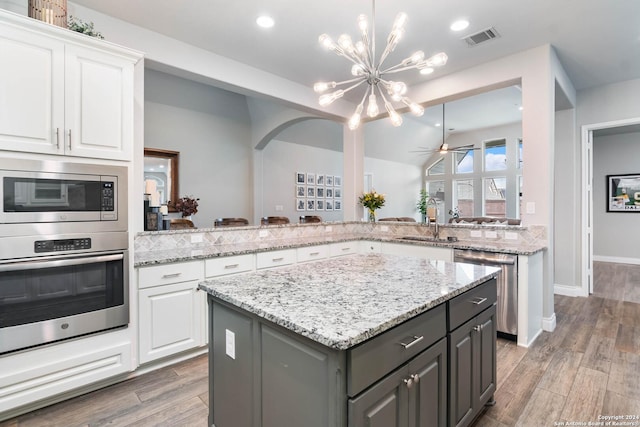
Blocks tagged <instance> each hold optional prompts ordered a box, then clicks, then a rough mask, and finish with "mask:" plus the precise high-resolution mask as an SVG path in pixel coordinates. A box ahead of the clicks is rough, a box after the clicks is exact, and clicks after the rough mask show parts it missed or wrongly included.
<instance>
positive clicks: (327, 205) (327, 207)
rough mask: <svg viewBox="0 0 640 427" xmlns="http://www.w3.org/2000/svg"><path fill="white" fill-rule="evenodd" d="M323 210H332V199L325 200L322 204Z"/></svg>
mask: <svg viewBox="0 0 640 427" xmlns="http://www.w3.org/2000/svg"><path fill="white" fill-rule="evenodd" d="M324 210H325V211H332V210H333V200H327V202H326V203H325V204H324Z"/></svg>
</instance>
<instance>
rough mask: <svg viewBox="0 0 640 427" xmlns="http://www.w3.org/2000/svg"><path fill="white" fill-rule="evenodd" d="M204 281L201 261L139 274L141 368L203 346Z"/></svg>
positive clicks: (146, 269) (204, 330)
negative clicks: (200, 284) (143, 364)
mask: <svg viewBox="0 0 640 427" xmlns="http://www.w3.org/2000/svg"><path fill="white" fill-rule="evenodd" d="M203 279H204V262H203V261H192V262H184V263H175V264H166V265H160V266H152V267H142V268H140V269H139V270H138V286H139V288H140V289H139V291H138V304H139V313H138V317H139V337H140V339H139V353H140V354H139V357H140V363H141V364H142V363H147V362H151V361H153V360H157V359H160V358H163V357H167V356H171V355H174V354H176V353H180V352H182V351H186V350H191V349H194V348H197V347H201V346H203V345H205V344H206V337H205V333H206V329H205V324H206V310H205V305H206V294H205V292H203V291H200V290H198V283H199V282H200V281H202V280H203ZM153 283H156V284H157V285H156V286H153Z"/></svg>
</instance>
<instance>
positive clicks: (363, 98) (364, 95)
mask: <svg viewBox="0 0 640 427" xmlns="http://www.w3.org/2000/svg"><path fill="white" fill-rule="evenodd" d="M368 93H369V91H368V90H365V91H364V94H363V95H362V99H361V100H360V103H359V104H358V107H356V109H357V108H359V107H360V106H361V105H364V101H365V100H366V99H367V95H368Z"/></svg>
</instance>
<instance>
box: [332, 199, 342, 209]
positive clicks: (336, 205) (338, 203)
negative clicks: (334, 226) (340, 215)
mask: <svg viewBox="0 0 640 427" xmlns="http://www.w3.org/2000/svg"><path fill="white" fill-rule="evenodd" d="M333 210H334V211H341V210H342V200H334V201H333Z"/></svg>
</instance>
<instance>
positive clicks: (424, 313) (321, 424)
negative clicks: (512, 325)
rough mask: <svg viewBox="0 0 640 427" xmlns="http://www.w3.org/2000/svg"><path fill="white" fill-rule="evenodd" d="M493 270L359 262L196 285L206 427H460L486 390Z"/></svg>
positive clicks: (376, 259)
mask: <svg viewBox="0 0 640 427" xmlns="http://www.w3.org/2000/svg"><path fill="white" fill-rule="evenodd" d="M498 272H499V269H497V268H494V267H486V266H478V265H471V264H461V263H451V262H445V261H431V260H426V259H422V258H413V257H401V256H392V255H380V254H368V255H350V256H345V257H340V258H334V259H329V260H326V261H317V262H310V263H305V264H297V265H294V266H291V267H283V268H276V269H270V270H263V271H257V272H253V273H249V274H241V275H236V276H228V277H222V278H217V279H215V280H209V281H205V282H202V283H201V284H200V288H201V289H202V290H205V291H206V292H207V293H208V301H209V321H210V325H209V326H210V329H209V333H210V336H209V349H210V351H209V354H210V357H209V367H210V380H209V381H210V390H209V391H210V393H209V400H210V415H209V424H210V425H212V426H215V427H258V426H261V427H284V426H287V427H314V426H318V427H347V426H353V427H355V426H384V427H396V426H425V427H426V426H446V425H451V426H462V425H468V424H470V423H471V422H472V421H473V419H474V418H475V417H476V416H477V415H478V414H479V412H480V410H481V409H482V407H483V406H484V405H485V404H487V403H488V402H491V401H492V399H493V393H494V391H495V378H496V377H495V375H496V370H495V340H496V330H495V301H496V281H495V277H496V275H497V274H498Z"/></svg>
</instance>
